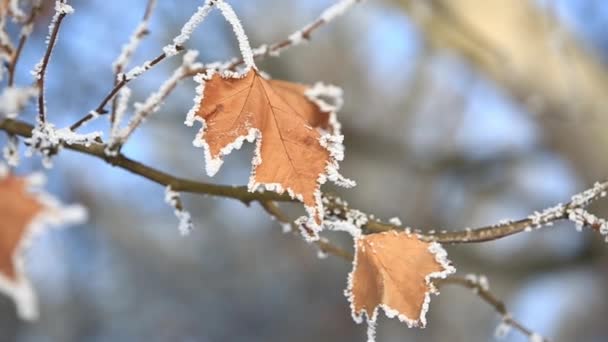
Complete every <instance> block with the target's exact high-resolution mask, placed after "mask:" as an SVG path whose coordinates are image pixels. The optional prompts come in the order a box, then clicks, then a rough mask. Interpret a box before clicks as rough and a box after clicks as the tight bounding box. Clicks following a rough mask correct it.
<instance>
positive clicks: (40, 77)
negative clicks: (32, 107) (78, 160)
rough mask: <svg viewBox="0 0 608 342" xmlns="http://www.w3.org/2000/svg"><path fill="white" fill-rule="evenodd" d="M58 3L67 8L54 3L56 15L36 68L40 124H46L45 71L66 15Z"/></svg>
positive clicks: (65, 3) (64, 2) (63, 2)
mask: <svg viewBox="0 0 608 342" xmlns="http://www.w3.org/2000/svg"><path fill="white" fill-rule="evenodd" d="M60 3H61V4H63V5H65V6H68V5H67V2H66V1H65V0H64V1H61V2H57V3H56V5H55V6H56V8H55V11H56V14H55V17H53V21H52V22H51V25H52V28H51V32H50V36H49V38H48V44H47V47H46V52H45V53H44V57H42V61H41V62H40V64H39V65H38V66H36V68H37V80H36V86H37V87H38V121H40V123H45V122H46V113H45V111H46V103H45V100H44V81H45V79H46V69H47V67H48V65H49V61H50V60H51V54H52V53H53V48H54V47H55V43H56V42H57V35H58V34H59V28H60V27H61V23H62V22H63V18H65V16H66V15H67V14H68V12H66V10H65V9H63V8H62V7H61V6H59V4H60Z"/></svg>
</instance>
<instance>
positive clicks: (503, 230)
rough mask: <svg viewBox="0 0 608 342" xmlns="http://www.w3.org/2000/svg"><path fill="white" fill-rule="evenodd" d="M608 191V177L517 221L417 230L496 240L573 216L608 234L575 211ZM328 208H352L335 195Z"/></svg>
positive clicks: (372, 225)
mask: <svg viewBox="0 0 608 342" xmlns="http://www.w3.org/2000/svg"><path fill="white" fill-rule="evenodd" d="M607 192H608V181H605V182H598V183H595V185H594V186H593V187H592V188H590V189H588V190H585V191H583V192H581V193H579V194H576V195H574V196H572V199H571V201H570V202H569V203H567V204H565V205H564V204H558V205H556V206H553V207H550V208H548V209H545V210H544V211H542V212H536V213H534V214H533V215H530V216H529V217H527V218H525V219H520V220H517V221H509V222H503V223H499V224H495V225H491V226H486V227H481V228H476V229H465V230H462V231H454V232H440V233H433V234H431V233H426V234H425V233H423V232H418V231H417V232H416V234H417V235H418V236H419V237H420V239H422V240H425V241H435V242H439V243H447V244H456V243H477V242H485V241H491V240H497V239H500V238H503V237H507V236H510V235H513V234H517V233H521V232H526V231H530V230H533V229H538V228H541V227H544V226H550V225H552V224H553V223H554V222H556V221H561V220H571V221H573V222H575V223H576V224H579V225H580V224H581V223H582V224H583V225H584V226H586V227H588V228H591V229H594V230H597V231H599V232H600V233H602V234H603V235H608V228H603V227H605V224H602V222H600V221H598V220H599V219H597V220H595V221H590V217H589V216H588V215H587V218H588V220H583V221H581V218H580V216H579V215H576V213H577V212H579V211H580V209H583V208H584V207H586V206H588V205H589V204H590V203H591V202H593V201H594V200H596V199H599V198H603V197H606V194H607ZM327 209H328V210H329V212H330V214H331V213H333V215H342V216H344V215H345V214H346V213H347V212H348V211H350V210H352V209H350V208H348V205H344V203H338V202H336V201H335V198H331V200H330V201H329V202H328V205H327ZM363 228H364V229H365V231H366V232H367V233H378V232H383V231H387V230H394V229H403V228H402V227H399V226H396V225H392V224H388V223H383V222H381V221H378V220H370V221H369V222H368V223H366V224H365V226H364V227H363Z"/></svg>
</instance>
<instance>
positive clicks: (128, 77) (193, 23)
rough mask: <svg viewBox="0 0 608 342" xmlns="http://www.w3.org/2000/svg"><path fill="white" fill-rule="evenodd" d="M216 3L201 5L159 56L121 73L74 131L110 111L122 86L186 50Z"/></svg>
mask: <svg viewBox="0 0 608 342" xmlns="http://www.w3.org/2000/svg"><path fill="white" fill-rule="evenodd" d="M215 3H216V0H207V1H206V2H205V4H204V5H203V6H201V7H199V8H198V10H197V11H196V12H195V13H194V14H193V15H192V16H191V17H190V19H189V20H188V21H187V22H186V23H185V24H184V26H183V27H182V29H181V33H180V34H179V35H178V36H177V37H175V38H173V43H172V44H169V45H167V46H165V47H163V53H161V54H160V55H159V56H158V57H156V58H154V59H153V60H150V61H146V62H144V63H143V64H141V65H139V66H136V67H134V68H132V69H131V70H130V71H129V72H127V73H126V74H124V73H123V74H121V75H119V76H118V79H119V81H118V83H116V84H115V85H114V88H112V90H110V92H109V93H108V95H106V97H105V98H104V99H103V100H102V101H101V103H100V104H99V106H97V108H96V109H95V110H93V111H91V112H89V113H88V114H86V115H85V116H84V117H82V118H81V119H80V120H78V121H76V122H75V123H74V124H72V125H71V126H70V129H71V130H72V131H75V130H77V129H78V128H80V127H82V126H83V125H84V124H86V123H88V122H89V121H91V120H93V119H95V118H96V117H97V116H99V115H104V114H107V113H108V111H107V110H106V109H105V107H106V105H107V104H108V102H110V101H111V100H112V99H113V98H114V97H115V96H116V94H118V92H119V91H120V89H121V88H122V87H124V86H126V85H127V84H128V83H129V82H131V81H132V80H134V79H136V78H138V77H139V76H141V75H142V74H143V73H145V72H146V71H148V70H150V69H151V68H152V67H154V66H155V65H157V64H158V63H160V62H162V61H163V60H164V59H166V58H169V57H173V56H175V55H177V53H178V52H179V51H182V50H184V47H183V44H185V43H186V42H187V41H188V40H189V39H190V36H191V35H192V32H194V29H195V28H196V27H197V26H198V25H200V24H201V23H202V22H203V20H204V19H205V18H206V17H207V15H208V14H209V12H211V10H212V9H213V6H214V5H215Z"/></svg>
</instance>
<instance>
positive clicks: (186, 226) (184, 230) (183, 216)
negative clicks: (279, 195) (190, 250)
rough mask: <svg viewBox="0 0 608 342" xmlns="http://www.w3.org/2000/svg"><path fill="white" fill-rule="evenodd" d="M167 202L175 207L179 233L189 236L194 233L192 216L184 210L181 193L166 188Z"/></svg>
mask: <svg viewBox="0 0 608 342" xmlns="http://www.w3.org/2000/svg"><path fill="white" fill-rule="evenodd" d="M165 202H166V203H167V204H168V205H170V206H171V207H173V210H174V213H175V216H176V217H177V219H178V220H179V226H178V230H179V232H180V233H181V234H182V235H188V234H189V233H190V231H192V216H191V215H190V213H189V212H188V211H186V210H185V209H184V206H183V204H182V199H181V197H180V195H179V193H177V192H175V191H173V190H171V187H170V186H168V187H166V188H165Z"/></svg>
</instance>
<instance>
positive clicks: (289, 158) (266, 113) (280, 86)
mask: <svg viewBox="0 0 608 342" xmlns="http://www.w3.org/2000/svg"><path fill="white" fill-rule="evenodd" d="M199 81H201V82H204V84H203V86H204V87H203V88H202V89H199V91H202V94H200V95H202V100H201V102H200V103H197V104H196V106H195V108H194V109H193V110H192V111H191V113H190V114H189V120H188V121H187V123H192V121H193V120H198V121H201V122H203V129H202V130H201V132H200V133H199V136H198V137H197V138H196V140H195V144H196V145H199V146H203V147H204V148H205V157H206V169H207V173H208V174H209V175H214V174H215V173H216V172H217V171H218V169H219V168H220V166H221V165H222V158H223V156H224V155H227V154H229V153H230V152H231V151H232V150H233V149H238V148H240V147H241V145H242V143H243V141H244V140H247V141H249V142H253V141H254V140H256V139H257V146H256V156H255V157H254V160H253V163H252V164H253V171H252V175H251V177H250V180H249V190H250V191H255V190H256V189H257V188H258V187H259V186H264V187H265V188H266V189H269V190H273V191H276V192H278V193H282V192H284V191H287V192H289V194H290V195H291V196H292V197H296V198H298V199H299V200H300V201H302V202H303V203H304V205H305V206H306V208H307V210H308V212H309V213H310V216H311V217H313V218H314V223H316V224H317V225H319V224H320V223H321V220H322V215H323V210H322V204H321V198H320V184H322V183H323V182H325V179H327V178H329V179H330V180H332V181H335V182H337V183H340V182H341V181H343V179H342V178H340V177H341V176H339V175H338V173H337V169H338V165H337V162H338V160H340V159H341V157H340V156H338V155H339V154H340V153H335V151H333V152H332V148H331V147H330V145H331V141H332V139H333V138H330V139H327V138H328V137H330V136H331V134H334V133H336V134H337V132H335V130H334V129H333V127H332V125H331V124H330V121H329V113H324V112H322V111H321V110H320V109H319V107H318V106H317V105H316V104H315V103H313V102H311V101H310V100H309V99H308V98H307V97H306V95H305V92H306V90H307V89H308V87H306V86H304V85H300V84H295V83H290V82H285V81H276V80H266V79H264V78H263V77H262V76H260V74H259V73H258V72H257V71H256V70H254V69H252V70H250V71H249V72H248V73H246V74H245V75H244V76H243V77H242V78H224V77H222V76H220V75H219V74H217V73H215V74H212V75H211V76H202V77H200V79H199ZM338 139H340V138H338ZM322 141H323V142H324V143H322ZM339 143H340V144H341V140H340V141H339ZM343 183H344V184H345V185H349V184H348V182H343Z"/></svg>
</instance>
